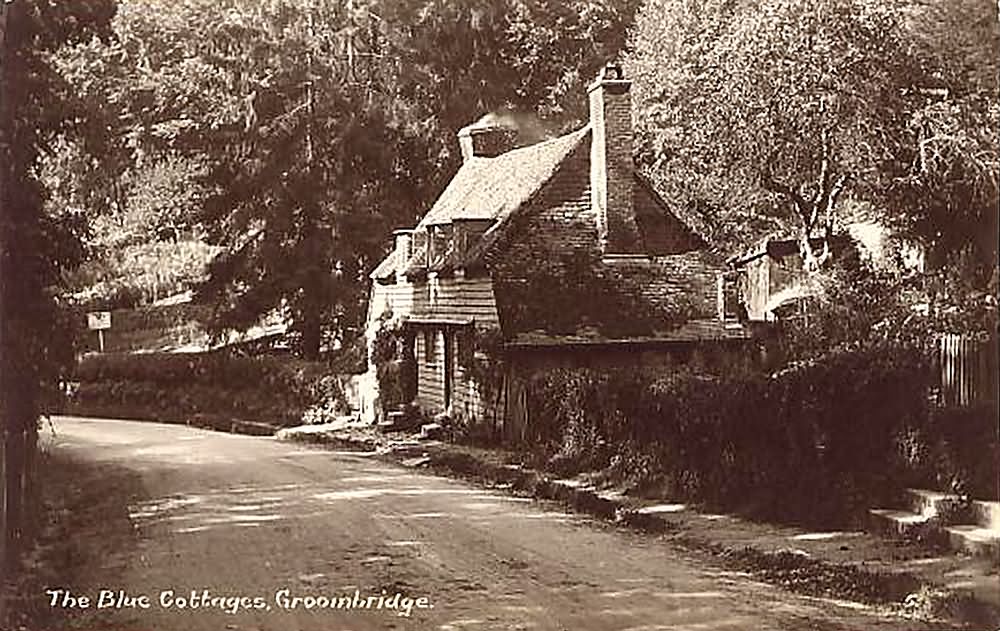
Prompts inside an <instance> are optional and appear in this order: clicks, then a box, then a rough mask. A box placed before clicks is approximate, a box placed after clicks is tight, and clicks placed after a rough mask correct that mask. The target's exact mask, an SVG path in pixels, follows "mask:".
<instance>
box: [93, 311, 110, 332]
mask: <svg viewBox="0 0 1000 631" xmlns="http://www.w3.org/2000/svg"><path fill="white" fill-rule="evenodd" d="M87 328H88V329H90V330H91V331H100V330H102V329H110V328H111V312H110V311H92V312H90V313H88V314H87Z"/></svg>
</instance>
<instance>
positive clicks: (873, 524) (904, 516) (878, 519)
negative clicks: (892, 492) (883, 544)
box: [868, 508, 1000, 559]
mask: <svg viewBox="0 0 1000 631" xmlns="http://www.w3.org/2000/svg"><path fill="white" fill-rule="evenodd" d="M868 514H869V518H870V530H872V531H873V532H877V533H879V534H883V535H888V536H890V537H910V538H917V539H919V540H922V541H924V542H926V543H928V544H931V545H933V546H934V547H938V546H940V547H946V548H948V549H950V550H953V551H955V552H962V553H966V554H972V555H975V556H985V557H991V558H994V559H1000V529H997V528H992V527H984V526H982V525H980V524H959V525H953V526H943V525H940V524H935V523H934V522H933V521H932V518H933V515H931V514H928V513H913V512H910V511H904V510H898V509H889V508H873V509H871V510H870V511H868Z"/></svg>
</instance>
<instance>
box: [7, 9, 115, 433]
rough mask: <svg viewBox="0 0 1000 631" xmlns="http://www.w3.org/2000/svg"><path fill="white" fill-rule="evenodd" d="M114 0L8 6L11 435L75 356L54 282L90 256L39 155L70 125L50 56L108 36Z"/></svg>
mask: <svg viewBox="0 0 1000 631" xmlns="http://www.w3.org/2000/svg"><path fill="white" fill-rule="evenodd" d="M113 12H114V5H113V3H111V2H100V1H99V2H91V3H85V4H83V5H81V4H80V3H44V2H15V3H10V4H9V5H5V7H4V10H3V17H4V19H5V23H4V24H2V27H3V29H4V33H3V36H4V37H3V39H2V48H0V147H2V151H3V155H0V165H3V166H2V170H0V195H2V197H0V217H2V222H0V252H2V260H0V274H2V276H0V327H2V335H0V339H2V344H3V352H2V353H0V357H2V366H0V379H2V383H0V392H3V393H4V401H3V404H4V414H3V416H4V423H5V424H6V426H7V427H8V429H9V431H11V432H15V431H17V432H19V431H21V430H22V429H24V428H27V427H31V426H33V424H34V422H35V419H36V417H37V409H38V408H37V406H38V405H39V397H40V396H41V390H42V389H43V388H45V387H47V386H51V385H53V384H54V383H55V382H56V381H57V379H58V374H59V373H60V372H62V371H64V370H65V369H66V367H67V366H68V364H69V363H71V362H72V349H73V344H72V340H71V339H69V338H68V337H67V336H66V334H68V332H69V331H70V330H71V327H66V326H64V324H65V323H64V322H63V321H62V318H63V315H62V314H61V313H60V310H59V307H58V305H57V303H56V302H55V301H54V299H53V297H52V295H51V292H50V291H49V289H48V288H50V287H51V286H53V285H55V284H57V282H58V280H59V275H60V273H61V272H62V271H63V270H65V269H69V268H72V267H73V266H74V265H76V264H77V263H79V261H80V260H81V258H82V255H83V252H82V248H81V245H80V241H79V227H80V224H79V222H77V221H76V220H75V219H76V218H75V217H74V216H73V215H72V213H70V212H67V213H66V214H64V215H60V214H57V215H48V214H46V213H45V212H44V201H45V195H46V192H45V190H44V188H43V186H42V185H41V183H40V182H39V179H38V160H39V155H40V153H41V152H42V151H44V150H45V149H46V144H47V142H48V141H49V140H50V138H51V137H52V136H54V135H56V134H58V133H59V132H61V131H64V130H67V129H69V128H70V122H71V121H70V119H69V118H68V112H67V108H66V107H65V103H64V102H63V101H62V100H61V99H60V98H59V93H60V80H59V77H58V75H57V74H56V73H55V72H54V71H53V68H52V67H51V65H50V64H49V62H48V56H47V55H48V53H51V52H52V51H54V50H56V49H57V48H59V47H60V46H61V45H63V44H66V43H68V42H76V41H80V40H82V39H85V38H90V37H92V36H94V35H95V34H106V32H107V27H108V21H109V20H110V18H111V16H112V14H113Z"/></svg>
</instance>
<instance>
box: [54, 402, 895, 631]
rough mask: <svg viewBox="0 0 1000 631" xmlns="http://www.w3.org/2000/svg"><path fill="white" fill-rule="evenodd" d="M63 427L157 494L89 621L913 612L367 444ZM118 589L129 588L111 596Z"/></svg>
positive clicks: (413, 621)
mask: <svg viewBox="0 0 1000 631" xmlns="http://www.w3.org/2000/svg"><path fill="white" fill-rule="evenodd" d="M53 426H54V430H55V434H54V435H52V433H51V432H46V436H45V438H44V443H45V444H46V445H47V448H48V449H50V450H52V451H54V452H56V453H58V454H60V455H64V456H68V457H71V458H73V459H78V460H82V461H87V462H91V463H103V464H113V465H117V466H118V467H124V468H126V469H128V470H130V471H131V472H132V473H133V474H134V475H135V476H137V478H138V479H139V481H140V483H141V486H142V488H143V496H144V497H145V498H146V499H143V500H142V501H137V502H135V503H134V504H133V505H131V506H129V507H128V510H129V514H130V517H131V520H132V522H133V526H134V528H135V529H136V532H137V534H138V537H137V543H136V544H135V545H132V546H128V547H127V549H125V550H123V551H122V552H121V555H122V556H123V557H124V558H121V559H119V560H118V561H119V562H118V564H117V565H116V564H115V563H112V562H110V561H109V563H108V564H107V567H105V568H97V567H95V568H88V569H87V571H86V572H85V573H84V576H83V577H82V579H81V581H80V582H79V584H77V585H75V586H73V589H72V594H71V595H72V596H73V597H78V596H85V597H89V598H91V599H93V600H92V601H91V603H90V607H89V608H86V609H74V610H72V611H67V612H66V613H67V618H68V619H69V622H70V623H71V627H72V628H75V629H94V628H101V629H102V630H107V629H130V630H136V629H152V630H157V631H159V630H164V631H223V630H225V629H235V630H242V631H285V630H295V631H347V630H352V631H363V630H369V629H414V630H438V631H459V630H470V631H485V630H498V631H499V630H503V631H512V630H517V629H522V630H562V629H565V630H567V631H586V630H595V631H654V630H660V629H663V630H668V629H669V630H670V631H685V630H691V631H694V630H709V629H732V630H749V629H753V630H755V631H756V630H761V631H762V630H765V629H876V628H885V629H890V628H906V627H907V625H905V624H901V621H898V620H896V621H893V620H888V619H882V618H878V617H876V616H874V615H873V614H871V613H870V612H866V611H862V610H855V609H852V608H850V607H845V606H843V605H838V604H836V603H831V602H826V601H820V600H817V599H807V598H803V597H799V596H795V595H792V594H789V593H787V592H785V591H782V590H780V589H778V588H775V587H771V586H768V585H764V584H761V583H757V582H752V581H750V580H748V579H747V578H746V577H745V576H742V575H740V574H739V573H734V572H725V571H722V570H719V569H717V568H713V567H711V566H709V565H706V562H705V561H704V560H699V559H698V558H695V557H693V556H690V555H688V554H686V553H684V552H682V551H679V550H678V549H676V548H674V547H672V546H670V545H669V544H668V543H666V542H664V541H658V540H657V539H656V538H655V537H652V536H647V535H639V534H635V533H631V532H627V531H623V530H619V529H616V528H614V527H611V526H608V525H606V524H602V523H599V522H596V521H594V520H590V519H587V518H583V517H580V516H574V515H567V514H565V513H563V512H561V511H559V510H557V509H555V508H553V505H550V504H541V503H537V502H534V501H532V500H528V499H524V498H517V497H511V496H507V495H504V494H502V493H500V492H495V491H489V490H483V489H481V488H478V487H475V486H472V485H469V484H466V483H463V482H460V481H455V480H450V479H445V478H440V477H434V476H431V475H425V474H422V473H417V472H413V471H411V470H408V469H403V468H399V467H396V466H393V465H389V464H384V463H382V462H378V461H376V460H373V459H371V458H367V457H365V456H361V455H356V454H346V453H338V452H331V451H326V450H322V449H315V448H304V447H302V446H299V445H296V444H292V443H284V442H279V441H276V440H274V439H270V438H256V437H248V436H236V435H229V434H223V433H216V432H211V431H204V430H198V429H192V428H188V427H183V426H176V425H160V424H155V423H139V422H129V421H111V420H95V419H79V418H66V417H56V418H54V419H53ZM110 469H114V468H113V467H112V468H110ZM112 567H114V568H116V569H114V570H113V571H112V570H110V569H108V568H112ZM101 589H106V590H109V593H108V594H105V601H104V604H107V603H109V602H112V601H114V606H111V607H103V608H101V609H100V610H98V609H97V608H96V604H97V603H96V602H95V601H97V600H98V599H99V598H100V590H101ZM192 590H195V592H196V594H195V595H194V597H192V594H191V592H192ZM203 590H207V592H208V593H207V594H205V593H204V592H203ZM119 591H123V592H125V594H126V597H125V598H124V599H122V600H119V599H120V598H121V594H120V593H119ZM397 593H398V594H399V596H396V594H397ZM55 597H56V598H63V597H64V595H62V594H59V595H57V596H55ZM380 597H381V598H382V601H381V604H382V608H381V609H379V607H378V605H379V600H378V599H379V598H380ZM213 598H214V600H213ZM295 598H299V599H300V600H298V601H295V600H293V599H295ZM421 598H422V599H426V600H419V599H421ZM161 599H162V600H161ZM327 600H330V601H331V605H341V606H342V607H341V608H338V607H337V606H326V607H324V605H326V604H327ZM185 601H190V602H185ZM202 601H204V602H202ZM60 604H61V603H60ZM119 604H120V605H121V607H120V608H118V605H119ZM143 604H145V605H148V607H143V606H142V605H143ZM181 604H185V605H187V606H186V607H185V608H181V607H180V605H181ZM127 605H132V606H131V607H129V606H127ZM192 605H197V608H192ZM421 605H425V606H424V607H421ZM293 606H294V607H293ZM307 606H311V607H312V608H308V609H307V608H306V607H307ZM233 610H235V613H232V611H233ZM407 610H408V612H409V616H404V615H400V614H401V613H406V612H407ZM910 628H912V625H911V627H910Z"/></svg>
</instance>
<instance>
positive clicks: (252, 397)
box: [69, 352, 346, 426]
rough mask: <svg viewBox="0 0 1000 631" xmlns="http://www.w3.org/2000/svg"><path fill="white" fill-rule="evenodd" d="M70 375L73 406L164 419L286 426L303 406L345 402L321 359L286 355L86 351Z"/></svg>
mask: <svg viewBox="0 0 1000 631" xmlns="http://www.w3.org/2000/svg"><path fill="white" fill-rule="evenodd" d="M75 378H76V379H77V380H78V381H79V382H80V385H79V387H78V388H77V390H76V392H75V393H74V394H73V396H72V397H71V399H70V401H69V409H70V410H71V411H75V412H88V411H91V410H92V411H93V413H110V411H115V413H116V414H117V415H125V414H127V415H134V416H137V417H153V418H158V419H163V420H186V419H187V418H190V417H191V416H192V415H194V414H212V415H219V416H224V417H227V418H234V419H240V420H247V421H259V422H264V423H271V424H274V425H282V426H289V425H297V424H299V423H301V422H302V418H303V415H305V414H306V412H307V411H309V412H311V411H315V410H316V409H323V410H329V411H330V413H335V412H336V411H337V410H343V409H345V408H346V405H345V400H344V394H343V390H342V387H341V384H340V380H339V378H338V377H337V376H336V375H332V374H330V373H329V370H328V368H327V367H326V366H325V365H324V364H320V363H313V362H306V361H301V360H295V359H290V358H287V357H273V356H263V357H240V356H234V355H231V354H229V353H226V352H212V353H139V354H106V355H90V356H87V357H85V358H84V359H83V360H82V361H81V362H80V364H79V366H78V367H77V370H76V373H75ZM310 416H311V417H315V416H316V415H315V414H314V413H311V414H310ZM319 420H323V419H319Z"/></svg>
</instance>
